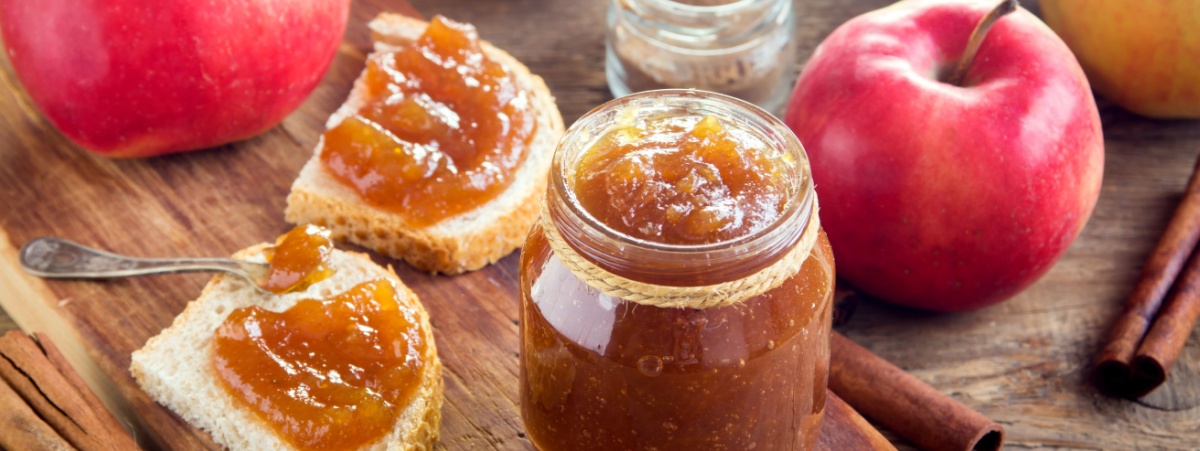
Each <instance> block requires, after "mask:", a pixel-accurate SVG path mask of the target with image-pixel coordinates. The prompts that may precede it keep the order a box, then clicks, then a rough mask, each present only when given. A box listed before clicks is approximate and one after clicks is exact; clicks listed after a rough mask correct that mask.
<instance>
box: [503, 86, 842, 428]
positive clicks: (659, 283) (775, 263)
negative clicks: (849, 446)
mask: <svg viewBox="0 0 1200 451" xmlns="http://www.w3.org/2000/svg"><path fill="white" fill-rule="evenodd" d="M520 269H521V282H520V287H521V348H520V351H521V352H520V361H521V377H520V396H521V413H522V418H523V420H524V422H525V427H526V430H527V433H528V436H529V438H530V440H532V441H533V443H534V445H535V446H537V447H538V448H540V449H543V450H566V449H570V450H591V449H595V450H610V449H655V450H668V449H682V450H698V449H706V450H707V449H729V450H745V449H757V450H770V449H809V448H811V447H812V446H813V445H814V444H815V443H816V440H817V437H818V433H819V429H820V425H821V421H822V419H823V415H824V408H825V387H826V382H827V380H828V371H829V370H828V368H829V334H830V321H831V312H832V294H833V284H834V265H833V254H832V251H831V250H830V248H829V242H828V240H826V238H825V235H824V233H823V232H822V231H821V230H820V223H819V220H818V217H817V211H816V194H815V193H814V192H813V189H812V181H811V176H810V173H809V167H808V160H807V157H806V156H805V154H804V151H803V148H802V147H801V146H800V143H799V142H798V141H797V140H796V138H795V136H794V135H793V134H792V133H791V131H790V130H788V129H787V127H786V126H784V125H783V124H782V123H780V122H779V121H778V120H777V119H775V118H774V117H772V116H771V115H770V114H768V113H766V112H764V111H762V110H761V109H758V108H756V107H754V106H752V105H750V104H748V103H745V102H742V101H739V100H736V99H733V98H730V97H726V96H723V95H718V94H712V93H707V92H702V91H688V90H666V91H650V92H646V93H640V94H635V95H632V96H627V97H623V98H620V99H617V100H614V101H612V102H610V103H608V104H605V105H603V106H601V107H599V108H597V109H596V110H593V111H592V112H591V113H588V114H587V115H585V116H584V117H583V118H581V119H580V120H579V121H578V122H577V123H576V124H575V125H574V126H573V127H571V129H570V130H568V131H567V134H566V135H565V136H564V138H563V139H562V140H561V141H560V144H559V148H558V150H557V152H556V155H555V159H554V168H553V170H552V171H551V184H550V187H549V189H548V191H547V201H546V207H545V208H544V210H543V218H542V221H541V223H540V224H539V225H537V226H535V227H534V228H533V230H532V231H531V232H530V235H529V238H528V240H527V242H526V244H525V247H524V250H523V252H522V254H521V268H520Z"/></svg>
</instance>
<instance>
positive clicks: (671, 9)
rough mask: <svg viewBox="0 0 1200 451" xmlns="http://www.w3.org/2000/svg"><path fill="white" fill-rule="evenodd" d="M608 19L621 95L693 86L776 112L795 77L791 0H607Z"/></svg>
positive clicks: (614, 80)
mask: <svg viewBox="0 0 1200 451" xmlns="http://www.w3.org/2000/svg"><path fill="white" fill-rule="evenodd" d="M608 17H609V20H608V38H607V47H608V52H607V57H606V62H605V69H606V74H607V78H608V86H609V89H610V90H611V91H612V92H613V95H614V96H616V97H621V96H624V95H627V94H629V93H632V92H641V91H647V90H652V89H663V88H694V89H703V90H707V91H714V92H720V93H722V94H728V95H731V96H734V97H737V98H739V99H742V100H745V101H748V102H750V103H754V104H756V105H758V106H760V107H762V108H764V109H766V110H767V111H771V112H775V113H778V112H780V110H781V109H782V107H783V104H784V102H785V101H786V100H787V93H788V90H789V89H790V88H791V84H792V83H793V81H794V80H795V70H796V67H795V62H796V48H795V44H794V41H795V40H794V39H793V37H794V34H795V18H794V13H793V5H792V0H610V3H609V15H608Z"/></svg>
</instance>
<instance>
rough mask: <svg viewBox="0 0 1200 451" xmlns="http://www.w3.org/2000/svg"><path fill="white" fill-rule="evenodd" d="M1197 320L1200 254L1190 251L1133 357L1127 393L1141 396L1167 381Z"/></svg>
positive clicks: (1199, 302)
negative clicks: (1173, 285)
mask: <svg viewBox="0 0 1200 451" xmlns="http://www.w3.org/2000/svg"><path fill="white" fill-rule="evenodd" d="M1197 317H1200V252H1193V253H1192V258H1191V259H1190V260H1188V264H1187V267H1186V268H1185V269H1184V270H1183V275H1182V276H1180V278H1179V280H1178V281H1177V282H1175V289H1174V291H1172V292H1171V297H1170V298H1169V299H1167V302H1166V304H1165V305H1164V306H1163V308H1162V310H1161V311H1159V312H1158V317H1157V318H1155V319H1154V325H1153V326H1151V327H1150V332H1149V333H1147V334H1146V338H1145V339H1144V340H1142V344H1141V346H1139V347H1138V351H1137V354H1136V355H1134V357H1133V362H1132V368H1133V378H1132V380H1131V382H1130V388H1131V390H1132V392H1131V394H1133V395H1134V396H1141V395H1144V394H1146V393H1149V392H1150V391H1152V390H1154V389H1155V388H1158V386H1159V385H1162V383H1163V382H1166V380H1167V374H1168V373H1170V372H1171V368H1172V367H1173V366H1175V361H1176V360H1177V359H1178V358H1179V353H1180V352H1181V351H1183V345H1184V344H1185V343H1187V339H1188V335H1191V333H1192V327H1194V326H1195V325H1196V319H1197Z"/></svg>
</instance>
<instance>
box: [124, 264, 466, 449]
mask: <svg viewBox="0 0 1200 451" xmlns="http://www.w3.org/2000/svg"><path fill="white" fill-rule="evenodd" d="M268 246H269V244H265V243H264V244H260V245H257V246H254V247H251V248H249V249H245V250H242V251H240V252H238V253H237V254H235V255H234V258H241V259H245V260H250V261H258V262H265V259H264V258H263V256H262V251H263V249H266V248H267V247H268ZM330 265H331V266H332V267H333V268H334V269H336V271H337V272H336V273H334V275H333V276H332V277H330V278H328V279H326V280H323V281H320V282H317V283H315V284H313V285H312V286H310V287H308V289H306V290H304V291H301V292H296V293H288V294H283V295H269V294H265V293H263V292H260V291H258V290H256V289H255V288H254V287H253V286H251V285H250V283H249V282H246V281H245V280H243V279H241V278H238V277H235V276H226V275H218V276H216V277H213V279H212V281H210V282H209V283H208V285H207V286H206V287H204V291H203V292H202V293H201V294H200V298H199V299H197V300H195V301H193V302H191V303H189V304H188V306H187V308H185V309H184V311H183V313H181V314H180V315H179V316H177V317H175V322H174V323H173V324H171V327H169V328H167V329H165V330H163V332H162V333H160V334H158V336H156V337H154V338H151V339H150V341H147V342H146V345H145V346H143V347H142V349H139V350H137V351H135V352H134V353H133V363H132V365H131V367H130V371H131V372H132V373H133V377H134V378H135V379H136V380H137V382H138V385H141V387H142V389H143V390H145V391H146V392H147V393H149V394H150V396H151V397H152V398H154V399H155V400H156V401H158V402H159V404H162V405H164V406H166V407H167V408H170V409H171V410H173V411H175V413H177V414H178V415H179V416H180V417H182V418H183V419H184V420H187V422H188V423H190V424H192V425H194V426H197V427H199V428H201V429H204V430H205V431H207V432H208V433H209V434H212V437H213V440H214V441H216V442H217V443H220V444H222V445H224V446H226V447H227V448H229V449H233V450H240V449H247V450H258V449H279V450H283V449H294V448H293V447H292V446H291V445H289V444H288V443H287V442H285V441H284V440H282V439H281V438H280V437H279V436H278V435H276V433H275V432H274V429H272V428H271V426H270V425H268V424H267V423H266V422H264V421H263V420H261V419H260V418H259V417H258V415H257V414H256V413H255V412H254V411H252V410H251V409H250V408H249V407H247V406H246V405H245V404H244V403H242V402H241V401H238V400H237V399H235V398H234V397H232V396H230V395H229V393H228V392H227V391H226V390H225V388H224V387H223V386H222V385H221V382H220V381H219V380H218V379H217V375H216V373H215V372H214V371H213V369H212V342H213V332H214V331H215V330H216V329H217V326H218V325H220V324H221V323H222V322H224V321H225V318H226V317H227V316H228V315H229V313H230V312H232V311H233V310H235V309H238V308H241V307H247V306H252V305H257V306H261V307H263V308H266V309H268V310H272V311H283V310H287V309H288V308H290V307H291V306H293V305H295V304H296V302H297V301H299V300H301V299H306V298H308V299H323V298H326V297H329V296H332V295H336V294H338V293H342V292H344V291H346V290H348V289H350V288H352V287H354V286H355V285H358V284H360V283H363V282H368V281H372V280H378V279H381V278H387V279H391V280H392V281H393V282H395V284H396V288H397V290H396V291H397V297H398V299H397V300H398V301H399V302H400V303H401V304H402V305H409V306H415V308H416V310H417V313H418V317H419V318H420V321H421V326H422V328H423V329H424V331H425V340H426V343H427V346H426V362H428V365H427V366H426V367H425V371H424V374H423V376H422V380H421V385H420V386H419V387H418V388H417V391H416V392H415V393H414V394H413V398H412V401H411V402H410V403H409V404H408V406H406V407H405V408H404V411H403V412H401V413H400V415H399V418H398V420H397V421H396V425H395V427H394V428H393V429H392V430H391V432H389V433H388V434H387V435H385V436H384V437H383V438H381V439H379V440H378V441H376V442H374V443H371V444H370V445H368V446H365V447H363V449H371V450H383V449H387V450H431V449H433V443H434V442H436V441H437V438H438V427H439V424H440V423H441V417H442V413H441V412H442V364H441V361H440V360H438V358H437V347H436V346H435V345H434V341H433V328H432V327H431V326H430V324H429V314H428V313H427V312H426V311H425V309H424V307H422V306H421V303H420V301H419V300H418V299H417V296H416V295H415V294H413V292H412V291H411V290H409V289H408V287H406V286H405V285H404V284H403V283H401V282H400V279H399V278H398V277H396V274H395V273H393V272H392V271H391V270H389V269H384V268H381V267H380V266H379V265H377V264H375V263H374V262H372V261H371V260H370V258H368V257H367V256H366V255H364V254H357V253H350V252H343V251H339V250H334V251H333V253H332V255H331V256H330Z"/></svg>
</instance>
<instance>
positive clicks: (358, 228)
mask: <svg viewBox="0 0 1200 451" xmlns="http://www.w3.org/2000/svg"><path fill="white" fill-rule="evenodd" d="M427 25H428V24H427V23H426V22H424V21H421V20H417V19H412V18H408V17H404V16H400V15H395V14H386V13H385V14H381V15H380V16H379V17H377V18H375V19H374V20H372V21H371V23H370V25H369V27H370V29H371V31H372V36H373V39H374V41H375V52H376V53H381V52H389V51H393V50H395V49H397V48H398V46H401V45H405V44H408V43H411V42H413V41H415V40H416V39H418V38H419V37H420V36H421V35H422V33H423V32H424V30H425V28H426V26H427ZM480 47H481V48H482V52H483V54H484V55H485V56H486V57H487V58H489V59H490V60H492V61H494V62H497V63H499V64H500V65H502V66H503V67H504V68H505V70H507V71H508V72H509V73H511V74H512V76H513V79H515V80H516V81H517V83H518V84H519V85H520V86H519V88H520V89H522V90H524V91H525V92H526V93H527V94H528V97H529V99H530V104H531V105H532V111H533V112H535V114H536V118H535V119H536V129H535V131H534V132H533V133H534V134H533V136H532V137H531V138H530V140H529V146H528V148H527V150H526V152H527V153H526V155H525V158H524V160H523V161H522V163H521V164H520V166H519V167H518V168H517V169H516V171H515V173H514V174H513V178H512V182H511V184H510V185H508V186H507V187H506V188H505V189H504V190H503V191H502V192H501V193H500V194H499V195H497V196H496V197H494V198H492V199H490V200H488V201H486V202H485V203H483V204H482V205H480V206H478V207H476V208H474V209H472V210H470V211H467V212H465V213H462V214H458V215H456V216H450V217H448V218H445V219H443V220H441V221H439V222H436V223H433V224H432V225H427V226H422V227H415V226H413V225H412V224H410V223H409V221H407V220H406V219H405V218H403V217H401V216H400V215H397V214H394V213H392V212H389V211H388V210H386V209H383V208H378V207H376V206H372V205H369V204H368V203H367V202H365V201H364V200H363V198H362V197H361V196H360V194H359V193H358V192H357V191H355V190H354V189H353V188H351V187H348V186H346V185H345V184H343V183H342V182H341V181H339V180H338V179H336V178H335V177H334V175H333V174H332V173H331V171H330V170H329V169H327V168H326V167H325V165H324V164H323V163H322V161H321V154H322V151H323V148H324V145H325V143H324V138H322V141H321V142H319V143H318V144H317V147H316V150H315V151H314V154H313V157H312V159H310V160H309V161H308V163H307V164H305V165H304V168H303V169H302V170H301V172H300V175H299V177H298V178H297V179H296V181H295V183H294V184H293V185H292V190H291V193H290V194H289V195H288V198H287V210H286V213H285V216H286V219H287V221H289V222H291V223H296V224H303V223H313V224H317V225H321V226H324V227H327V228H329V229H330V230H332V232H333V236H334V238H336V239H341V240H346V241H349V242H352V243H355V244H358V245H361V246H363V247H366V248H369V249H372V250H374V251H376V252H378V253H380V254H383V255H387V256H390V257H393V258H397V259H403V260H405V261H407V262H408V263H409V264H411V265H412V266H414V267H416V268H418V269H421V270H424V271H432V272H440V273H446V274H457V273H462V272H465V271H473V270H476V269H479V268H482V267H483V266H486V265H488V264H490V263H493V262H495V261H496V260H499V259H500V258H502V257H504V256H506V255H508V254H509V253H511V252H512V251H514V250H516V249H517V248H519V247H520V246H521V244H522V243H524V240H525V237H526V235H527V233H528V231H529V229H530V227H531V226H532V225H533V223H534V221H535V220H536V219H537V217H538V214H539V207H540V205H541V202H542V200H543V197H544V195H545V189H546V184H547V179H548V174H549V169H550V163H551V157H552V154H553V153H554V148H555V146H556V145H557V142H558V139H559V137H561V136H562V133H563V123H562V116H561V115H560V114H559V111H558V107H557V106H556V105H555V102H554V98H553V96H551V94H550V91H549V89H548V88H547V87H546V84H545V82H544V81H543V80H542V79H541V77H538V76H537V75H534V74H532V73H530V72H529V69H528V68H526V67H525V66H524V65H523V64H521V63H520V62H519V61H517V60H516V59H515V58H513V57H512V56H510V55H509V54H508V53H506V52H504V51H503V50H500V49H498V48H496V47H494V46H492V45H491V44H489V43H488V42H486V41H482V40H481V41H480ZM366 74H367V71H365V70H364V72H363V75H362V76H360V77H359V79H358V80H357V81H356V82H355V85H354V88H353V90H352V91H351V93H350V96H349V98H348V99H347V100H346V102H345V104H343V105H342V106H341V108H339V109H338V110H337V111H336V112H335V113H334V114H333V115H332V116H331V117H330V118H329V120H328V122H327V124H326V127H327V128H329V129H333V128H334V127H336V126H338V125H339V124H341V123H342V121H344V120H346V119H347V118H349V117H351V116H353V115H354V114H356V112H358V111H359V110H361V109H363V108H364V107H365V106H366V105H367V103H368V102H369V101H370V99H369V98H368V87H367V84H366V80H365V78H366Z"/></svg>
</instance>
